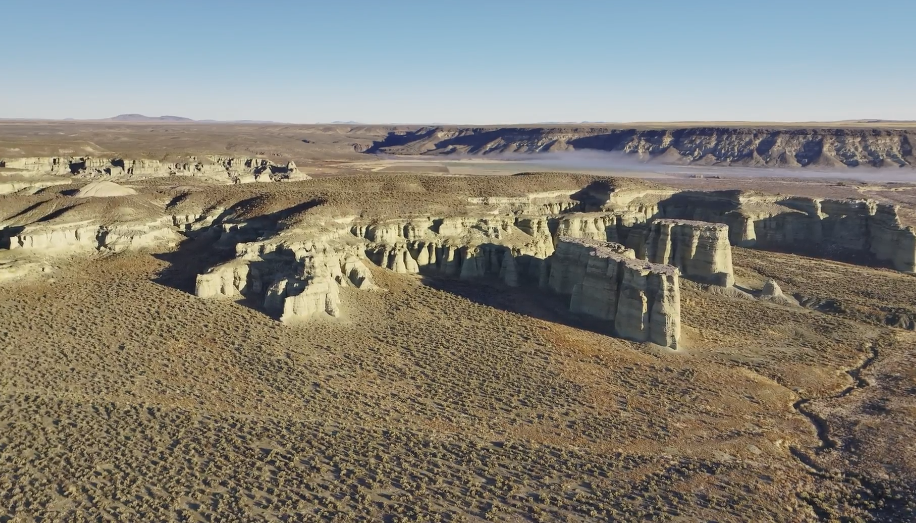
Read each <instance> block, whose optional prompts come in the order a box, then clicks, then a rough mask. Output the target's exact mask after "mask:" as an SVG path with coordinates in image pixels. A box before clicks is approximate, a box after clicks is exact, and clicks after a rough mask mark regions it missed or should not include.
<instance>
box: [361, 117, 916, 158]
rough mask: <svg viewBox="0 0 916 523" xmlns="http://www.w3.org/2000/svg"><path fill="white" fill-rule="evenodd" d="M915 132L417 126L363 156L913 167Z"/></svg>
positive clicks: (395, 134) (394, 133) (393, 134)
mask: <svg viewBox="0 0 916 523" xmlns="http://www.w3.org/2000/svg"><path fill="white" fill-rule="evenodd" d="M914 143H916V135H914V133H913V131H910V130H896V129H857V128H848V129H830V128H808V129H804V128H799V129H779V128H746V127H692V128H678V129H621V128H614V127H596V126H587V127H577V126H566V127H503V128H492V127H489V128H488V127H421V128H418V129H415V130H397V131H392V132H390V133H389V135H388V136H387V137H386V138H385V139H384V140H381V141H377V142H375V144H373V146H372V147H370V148H368V149H367V150H366V152H367V153H372V154H374V153H389V154H399V155H407V154H423V155H449V154H472V155H473V154H492V153H541V152H560V151H581V150H598V151H614V152H619V153H623V154H631V155H634V156H637V157H639V158H641V159H649V158H658V157H661V158H663V159H665V160H667V161H670V162H676V163H699V164H702V165H709V164H725V165H746V166H770V167H807V166H828V167H834V166H838V165H843V166H848V167H856V166H860V165H869V166H873V167H893V168H896V167H913V166H914V165H916V157H914V153H913V144H914Z"/></svg>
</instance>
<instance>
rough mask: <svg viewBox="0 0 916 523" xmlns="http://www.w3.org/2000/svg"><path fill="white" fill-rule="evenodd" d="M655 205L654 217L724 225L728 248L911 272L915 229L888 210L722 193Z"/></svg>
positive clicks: (681, 196)
mask: <svg viewBox="0 0 916 523" xmlns="http://www.w3.org/2000/svg"><path fill="white" fill-rule="evenodd" d="M658 206H659V215H660V216H665V217H671V218H681V219H691V220H702V221H708V222H717V223H724V224H726V225H728V230H729V240H730V242H731V243H732V245H740V246H745V247H759V248H764V249H775V250H782V251H788V252H798V253H802V254H808V255H812V256H816V257H827V258H833V259H853V260H855V259H861V260H865V261H867V260H868V259H869V258H873V259H875V260H876V261H878V262H883V263H886V264H888V265H890V266H891V267H893V268H894V269H896V270H898V271H901V272H914V271H916V230H914V229H913V227H906V226H903V225H902V224H901V223H900V219H899V217H898V214H897V208H896V207H895V206H893V205H888V204H879V203H876V202H874V201H871V200H830V199H817V198H803V197H783V196H774V195H761V194H744V193H738V192H734V191H722V192H708V193H700V192H685V193H678V194H675V195H673V196H671V197H670V198H667V199H665V200H662V201H660V202H659V204H658Z"/></svg>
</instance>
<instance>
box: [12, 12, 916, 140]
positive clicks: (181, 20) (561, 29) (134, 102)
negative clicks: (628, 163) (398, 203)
mask: <svg viewBox="0 0 916 523" xmlns="http://www.w3.org/2000/svg"><path fill="white" fill-rule="evenodd" d="M0 12H2V14H3V18H4V20H5V21H6V23H4V24H3V31H2V32H0V118H50V119H60V118H106V117H110V116H114V115H117V114H123V113H141V114H145V115H151V116H159V115H166V114H167V115H178V116H185V117H189V118H194V119H215V120H241V119H250V120H272V121H278V122H290V123H316V122H331V121H358V122H363V123H453V124H507V123H535V122H582V121H592V122H599V121H600V122H637V121H653V122H663V121H742V120H743V121H748V120H753V121H835V120H847V119H871V118H874V119H891V120H906V119H911V120H912V119H916V94H914V92H916V89H914V88H916V65H914V64H916V60H914V54H913V51H914V49H916V39H914V38H913V36H912V34H913V33H912V30H913V22H914V21H916V2H914V1H913V0H869V1H863V0H859V1H848V0H792V1H786V0H767V1H765V2H750V1H745V0H727V1H714V0H692V1H688V0H655V1H649V0H646V1H639V2H635V1H627V2H624V1H614V0H565V1H562V2H560V1H556V0H550V1H540V0H518V1H516V0H487V1H476V0H462V1H460V2H438V1H428V0H425V1H419V0H417V1H413V0H388V1H381V0H372V1H370V0H365V1H361V0H349V1H344V0H334V1H331V0H325V1H317V0H316V1H306V0H300V1H271V0H260V1H257V2H256V1H253V0H252V1H248V2H242V1H234V0H218V1H216V0H212V1H211V0H193V1H190V0H181V1H174V0H129V1H127V0H118V1H92V0H57V1H52V0H0Z"/></svg>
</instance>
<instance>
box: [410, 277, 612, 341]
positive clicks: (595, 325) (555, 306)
mask: <svg viewBox="0 0 916 523" xmlns="http://www.w3.org/2000/svg"><path fill="white" fill-rule="evenodd" d="M421 282H422V283H423V284H424V285H426V286H427V287H430V288H432V289H436V290H438V291H442V292H447V293H449V294H454V295H456V296H461V297H462V298H465V299H467V300H469V301H472V302H474V303H477V304H480V305H484V306H487V307H492V308H494V309H499V310H503V311H507V312H512V313H515V314H520V315H522V316H528V317H531V318H536V319H539V320H543V321H546V322H550V323H557V324H561V325H566V326H569V327H575V328H577V329H582V330H587V331H590V332H595V333H598V334H604V335H607V336H613V337H616V334H615V332H614V328H613V322H608V321H602V320H599V319H597V318H589V317H587V316H582V315H578V314H573V313H571V312H569V299H570V298H569V297H568V296H559V295H557V294H554V293H551V292H550V291H542V290H539V289H537V287H531V286H528V287H508V286H506V285H503V284H502V283H500V282H499V281H497V280H496V279H493V278H480V279H476V280H458V279H455V278H451V277H448V276H440V275H428V274H424V275H422V276H421Z"/></svg>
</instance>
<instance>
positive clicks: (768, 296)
mask: <svg viewBox="0 0 916 523" xmlns="http://www.w3.org/2000/svg"><path fill="white" fill-rule="evenodd" d="M760 299H761V300H764V301H768V302H772V303H778V304H780V305H789V306H798V301H797V300H796V299H795V298H792V297H789V296H786V295H785V294H783V292H782V289H781V288H780V287H779V284H778V283H776V280H774V279H772V278H770V279H768V280H767V281H766V282H765V283H764V284H763V289H761V290H760Z"/></svg>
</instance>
